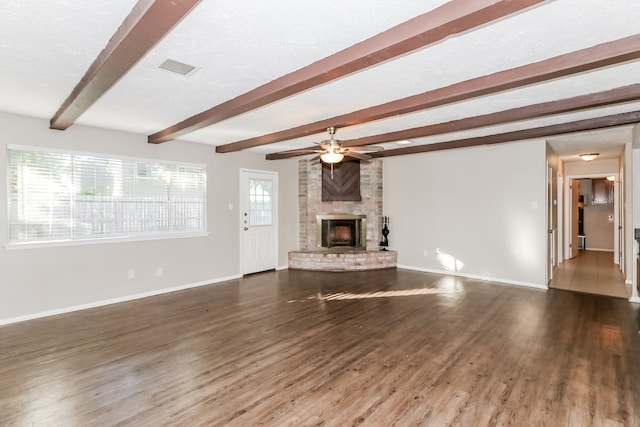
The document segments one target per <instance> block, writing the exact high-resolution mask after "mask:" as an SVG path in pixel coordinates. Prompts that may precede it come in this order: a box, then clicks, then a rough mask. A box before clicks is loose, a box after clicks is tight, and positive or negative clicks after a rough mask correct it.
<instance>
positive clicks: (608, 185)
mask: <svg viewBox="0 0 640 427" xmlns="http://www.w3.org/2000/svg"><path fill="white" fill-rule="evenodd" d="M585 187H586V188H585ZM564 194H565V195H566V200H567V203H565V205H564V207H565V212H564V221H563V223H564V230H565V236H564V237H565V239H564V241H565V247H564V251H563V252H564V253H565V254H566V255H565V257H564V258H565V259H571V258H575V257H576V256H577V255H578V251H580V250H594V251H604V252H612V253H613V262H614V264H616V265H621V264H622V262H621V261H622V260H621V259H620V258H621V257H620V254H622V253H623V251H622V250H621V248H620V228H619V227H620V225H621V219H620V209H619V201H618V199H619V197H620V192H619V189H618V174H617V173H616V174H597V175H584V176H582V175H581V176H570V177H567V179H566V180H565V189H564ZM604 197H606V199H604Z"/></svg>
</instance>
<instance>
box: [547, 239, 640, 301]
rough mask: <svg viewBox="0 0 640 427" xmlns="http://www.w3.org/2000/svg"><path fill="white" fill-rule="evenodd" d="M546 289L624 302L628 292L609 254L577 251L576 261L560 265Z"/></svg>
mask: <svg viewBox="0 0 640 427" xmlns="http://www.w3.org/2000/svg"><path fill="white" fill-rule="evenodd" d="M549 287H550V288H554V289H565V290H569V291H574V292H584V293H590V294H600V295H607V296H613V297H618V298H625V299H628V298H629V296H630V292H631V286H628V285H626V284H625V283H624V276H623V275H622V272H621V271H620V269H619V268H618V265H616V264H614V263H613V252H601V251H580V253H579V254H578V256H577V257H575V258H573V259H569V260H566V261H565V262H563V263H562V264H560V267H559V268H558V271H557V273H556V275H555V277H554V278H553V280H552V281H551V283H549Z"/></svg>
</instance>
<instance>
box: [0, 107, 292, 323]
mask: <svg viewBox="0 0 640 427" xmlns="http://www.w3.org/2000/svg"><path fill="white" fill-rule="evenodd" d="M0 128H2V136H1V137H0V147H1V148H0V224H4V225H3V226H0V243H1V244H3V246H1V247H0V324H1V323H3V322H5V323H6V322H7V321H14V320H16V319H17V320H20V319H23V318H29V317H33V316H34V315H38V313H40V314H43V313H50V312H56V311H64V310H66V309H68V308H72V307H77V306H84V305H88V306H90V305H94V304H98V303H100V302H101V301H109V300H117V299H126V298H127V297H128V296H131V295H140V294H147V293H149V294H153V293H157V292H160V291H162V290H164V289H170V288H175V287H181V286H189V285H194V284H205V283H213V282H215V281H220V280H223V279H226V278H230V277H235V276H238V275H239V274H240V260H239V251H240V248H239V233H240V232H239V224H240V221H239V217H240V215H239V212H238V206H239V179H240V178H239V173H240V172H239V170H240V168H251V169H260V170H270V171H276V172H278V173H279V184H280V194H279V196H280V197H279V224H280V227H279V236H278V237H279V253H278V264H279V265H280V266H286V265H287V253H288V251H290V250H294V249H297V245H298V239H297V225H296V224H297V223H298V220H297V161H296V160H287V161H277V162H274V161H266V160H264V155H258V154H249V153H232V154H216V153H215V149H214V147H212V146H208V145H203V144H193V143H187V142H178V141H174V142H169V143H165V144H160V145H151V144H147V142H146V136H145V135H136V134H131V133H125V132H115V131H109V130H104V129H98V128H90V127H83V126H79V125H74V126H72V127H71V128H69V129H68V130H66V131H64V132H61V131H52V130H49V129H48V121H47V120H42V119H34V118H28V117H24V116H17V115H11V114H4V113H0ZM9 144H20V145H32V146H43V147H56V148H63V149H70V150H75V151H86V152H94V153H105V154H115V155H120V156H131V157H141V158H149V159H160V160H174V161H184V162H189V163H200V164H202V163H205V164H206V165H207V193H208V194H207V203H208V218H207V221H208V225H209V232H210V234H209V236H207V237H194V238H181V239H168V240H153V241H141V242H123V243H108V244H93V245H81V246H62V247H54V248H40V249H35V248H34V249H16V250H7V249H6V248H5V247H4V244H5V243H6V242H7V240H8V236H7V223H8V221H7V171H6V165H7V159H6V154H7V153H6V146H7V145H9ZM230 203H231V204H232V205H233V210H229V204H230ZM158 267H162V268H163V270H164V274H163V276H162V277H155V272H156V268H158ZM130 268H133V269H135V271H136V278H135V279H128V278H127V270H128V269H130Z"/></svg>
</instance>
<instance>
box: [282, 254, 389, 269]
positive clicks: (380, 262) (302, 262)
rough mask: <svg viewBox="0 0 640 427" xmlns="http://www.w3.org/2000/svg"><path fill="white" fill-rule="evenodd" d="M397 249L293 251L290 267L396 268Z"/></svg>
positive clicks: (290, 256)
mask: <svg viewBox="0 0 640 427" xmlns="http://www.w3.org/2000/svg"><path fill="white" fill-rule="evenodd" d="M397 261H398V253H397V252H396V251H347V252H328V251H293V252H289V268H291V269H298V270H322V271H362V270H379V269H383V268H396V265H397Z"/></svg>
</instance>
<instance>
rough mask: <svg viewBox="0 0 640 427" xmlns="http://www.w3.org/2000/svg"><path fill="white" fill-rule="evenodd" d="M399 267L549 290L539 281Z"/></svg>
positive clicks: (407, 266)
mask: <svg viewBox="0 0 640 427" xmlns="http://www.w3.org/2000/svg"><path fill="white" fill-rule="evenodd" d="M398 268H402V269H405V270H413V271H420V272H423V273H434V274H442V275H445V276H457V277H464V278H467V279H475V280H482V281H485V282H496V283H505V284H507V285H516V286H524V287H527V288H535V289H542V290H547V289H548V288H547V287H546V286H544V285H539V284H537V283H529V282H520V281H517V280H508V279H501V278H498V277H486V276H479V275H477V274H467V273H461V272H456V273H452V272H450V271H446V270H436V269H431V268H422V267H413V266H409V265H398Z"/></svg>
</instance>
